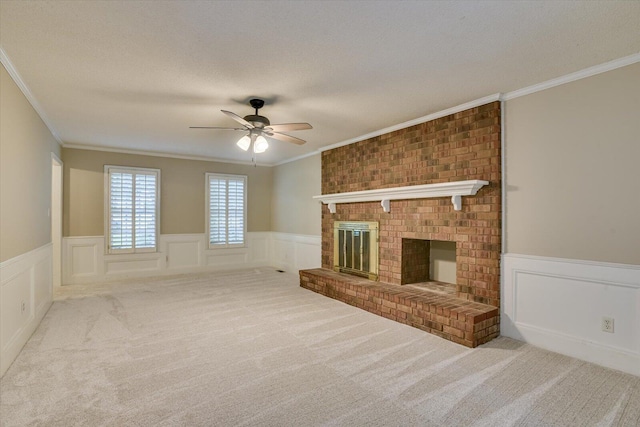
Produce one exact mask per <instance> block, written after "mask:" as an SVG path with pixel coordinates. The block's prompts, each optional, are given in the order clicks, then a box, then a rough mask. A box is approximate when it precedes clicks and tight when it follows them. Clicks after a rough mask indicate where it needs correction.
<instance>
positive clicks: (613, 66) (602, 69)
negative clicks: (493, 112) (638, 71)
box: [502, 52, 640, 101]
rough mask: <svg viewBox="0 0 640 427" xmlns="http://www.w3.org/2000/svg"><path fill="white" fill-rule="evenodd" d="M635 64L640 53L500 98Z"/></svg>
mask: <svg viewBox="0 0 640 427" xmlns="http://www.w3.org/2000/svg"><path fill="white" fill-rule="evenodd" d="M636 62H640V52H639V53H634V54H633V55H629V56H625V57H623V58H619V59H614V60H613V61H609V62H605V63H604V64H599V65H594V66H593V67H589V68H585V69H583V70H580V71H576V72H575V73H571V74H566V75H564V76H561V77H558V78H555V79H551V80H547V81H546V82H542V83H537V84H535V85H531V86H527V87H525V88H522V89H517V90H514V91H512V92H507V93H505V94H504V95H503V96H502V99H503V100H504V101H508V100H510V99H514V98H519V97H521V96H525V95H530V94H532V93H535V92H540V91H543V90H546V89H551V88H552V87H556V86H560V85H563V84H565V83H571V82H575V81H576V80H581V79H584V78H586V77H591V76H595V75H596V74H601V73H605V72H607V71H611V70H615V69H617V68H622V67H626V66H627V65H632V64H635V63H636Z"/></svg>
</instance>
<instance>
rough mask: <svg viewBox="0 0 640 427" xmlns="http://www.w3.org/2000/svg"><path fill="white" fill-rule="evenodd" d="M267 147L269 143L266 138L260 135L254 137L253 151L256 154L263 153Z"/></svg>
mask: <svg viewBox="0 0 640 427" xmlns="http://www.w3.org/2000/svg"><path fill="white" fill-rule="evenodd" d="M267 148H269V143H268V142H267V138H265V137H264V136H262V135H258V137H257V138H256V142H254V144H253V152H254V153H256V154H260V153H264V152H265V151H267Z"/></svg>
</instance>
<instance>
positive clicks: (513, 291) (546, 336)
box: [500, 254, 640, 375]
mask: <svg viewBox="0 0 640 427" xmlns="http://www.w3.org/2000/svg"><path fill="white" fill-rule="evenodd" d="M502 260H503V264H502V265H503V288H502V305H503V307H502V313H501V324H500V330H501V334H502V335H504V336H507V337H511V338H515V339H518V340H521V341H526V342H528V343H531V344H533V345H536V346H538V347H543V348H546V349H548V350H552V351H555V352H558V353H562V354H566V355H568V356H572V357H576V358H579V359H582V360H586V361H589V362H593V363H597V364H599V365H603V366H606V367H610V368H613V369H618V370H621V371H624V372H628V373H631V374H634V375H640V266H635V265H626V264H611V263H598V262H591V261H579V260H568V259H556V258H544V257H534V256H526V255H518V254H504V255H503V258H502ZM603 317H611V318H613V319H614V333H608V332H603V331H602V318H603Z"/></svg>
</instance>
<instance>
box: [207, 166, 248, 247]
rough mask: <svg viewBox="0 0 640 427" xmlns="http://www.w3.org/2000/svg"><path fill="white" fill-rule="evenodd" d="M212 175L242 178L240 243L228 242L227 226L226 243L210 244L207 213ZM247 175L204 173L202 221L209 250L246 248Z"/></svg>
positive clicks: (208, 212)
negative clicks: (242, 203)
mask: <svg viewBox="0 0 640 427" xmlns="http://www.w3.org/2000/svg"><path fill="white" fill-rule="evenodd" d="M212 177H216V178H223V179H229V178H234V179H238V178H240V179H242V181H243V182H244V201H243V202H244V209H243V222H242V225H243V227H242V243H228V240H229V235H228V231H229V230H228V228H227V236H226V239H227V243H224V244H217V245H212V244H211V229H210V226H211V224H210V219H209V215H210V214H211V212H210V209H209V208H210V200H209V199H210V194H209V179H210V178H212ZM248 181H249V180H248V177H247V175H236V174H228V173H216V172H206V173H205V178H204V194H205V198H204V202H205V203H204V223H205V226H204V227H205V239H206V242H207V248H208V249H210V250H216V249H229V248H246V247H247V212H248V210H249V209H248V206H247V199H248V194H249V187H248Z"/></svg>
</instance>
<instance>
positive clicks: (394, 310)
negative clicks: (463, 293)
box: [300, 268, 500, 347]
mask: <svg viewBox="0 0 640 427" xmlns="http://www.w3.org/2000/svg"><path fill="white" fill-rule="evenodd" d="M300 286H302V287H303V288H306V289H309V290H312V291H314V292H317V293H319V294H322V295H325V296H328V297H330V298H333V299H337V300H339V301H342V302H344V303H347V304H349V305H353V306H355V307H358V308H361V309H363V310H367V311H369V312H371V313H374V314H377V315H379V316H383V317H386V318H388V319H391V320H395V321H396V322H400V323H404V324H407V325H410V326H413V327H416V328H418V329H422V330H423V331H427V332H429V333H432V334H434V335H438V336H440V337H442V338H445V339H448V340H450V341H453V342H456V343H458V344H462V345H465V346H467V347H476V346H478V345H480V344H483V343H485V342H488V341H490V340H492V339H493V338H495V337H497V336H498V324H499V319H500V318H499V312H498V308H496V307H492V306H489V305H486V304H480V303H477V302H471V301H468V300H462V299H460V298H457V297H452V296H447V295H439V294H437V293H434V292H430V291H426V290H425V291H421V290H418V289H414V288H409V287H405V286H397V285H390V284H386V283H380V282H374V281H371V280H367V279H364V278H360V277H356V276H352V275H348V274H343V273H337V272H335V271H331V270H327V269H323V268H317V269H312V270H301V271H300Z"/></svg>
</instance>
